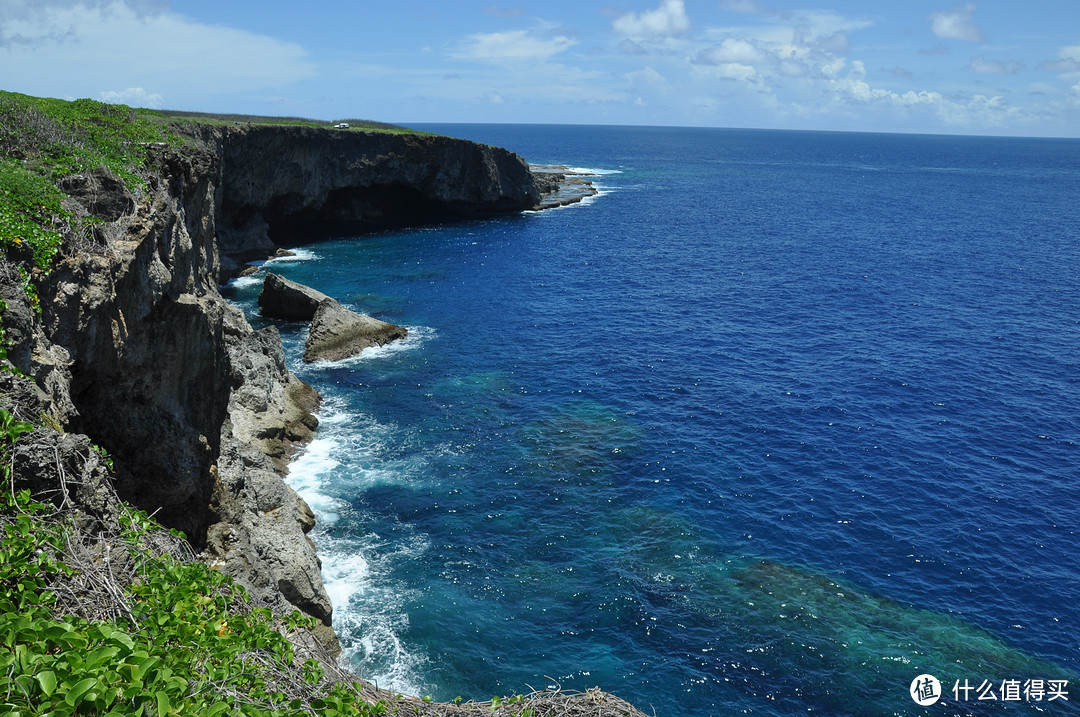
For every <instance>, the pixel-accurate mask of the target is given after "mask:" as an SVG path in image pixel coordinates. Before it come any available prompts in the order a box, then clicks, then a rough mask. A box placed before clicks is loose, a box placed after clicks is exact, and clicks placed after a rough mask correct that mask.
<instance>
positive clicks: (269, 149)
mask: <svg viewBox="0 0 1080 717" xmlns="http://www.w3.org/2000/svg"><path fill="white" fill-rule="evenodd" d="M211 134H212V136H211V137H210V138H208V139H209V140H210V141H212V142H214V143H215V144H217V146H218V148H219V150H218V152H219V155H220V156H221V158H222V164H223V166H224V167H225V168H226V171H225V173H224V175H223V177H222V187H221V189H222V201H221V205H220V213H219V215H218V240H219V246H220V248H221V251H222V252H223V253H225V254H227V255H244V254H249V253H255V254H259V253H263V254H265V253H266V252H268V251H269V250H271V249H272V248H273V247H274V245H275V244H296V243H299V242H303V241H305V240H308V239H311V238H319V237H322V236H326V235H328V234H330V233H355V232H362V231H367V230H370V229H372V228H377V227H380V226H385V225H392V224H418V223H421V222H426V221H431V220H435V219H442V218H446V217H468V216H475V215H477V214H485V213H492V212H507V211H518V210H521V209H528V208H530V207H532V206H534V205H536V204H537V203H538V202H539V199H540V194H539V191H538V190H537V188H536V184H535V181H534V178H533V175H532V173H531V172H530V171H529V167H528V165H527V164H525V162H524V161H523V160H522V159H521V158H520V157H518V156H517V155H515V154H511V153H510V152H507V151H505V150H503V149H500V148H497V147H489V146H485V145H480V144H476V143H474V142H467V141H463V140H457V139H452V138H450V137H443V136H439V135H419V134H409V133H390V132H374V133H373V132H357V131H352V130H349V131H342V130H323V129H317V128H311V127H272V126H260V125H250V126H249V125H241V126H235V127H230V128H227V129H226V130H224V131H220V130H215V131H213V132H212V133H211Z"/></svg>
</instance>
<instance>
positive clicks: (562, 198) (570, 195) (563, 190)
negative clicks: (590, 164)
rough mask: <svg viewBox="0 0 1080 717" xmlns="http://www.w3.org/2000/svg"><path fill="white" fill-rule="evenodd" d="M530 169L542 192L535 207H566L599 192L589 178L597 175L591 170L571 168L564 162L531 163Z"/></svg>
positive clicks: (537, 208)
mask: <svg viewBox="0 0 1080 717" xmlns="http://www.w3.org/2000/svg"><path fill="white" fill-rule="evenodd" d="M529 170H530V171H531V172H532V174H533V177H534V178H535V182H536V187H537V189H538V190H539V192H540V201H539V202H537V204H536V205H535V206H534V207H533V209H536V210H540V209H554V208H556V207H565V206H568V205H570V204H577V203H578V202H581V201H582V200H583V199H587V198H588V197H594V196H596V195H597V194H598V190H597V189H596V187H595V186H594V185H593V183H592V180H591V179H589V177H595V176H596V175H595V174H593V173H591V172H588V171H585V170H581V169H571V168H570V167H567V166H566V165H563V164H530V165H529Z"/></svg>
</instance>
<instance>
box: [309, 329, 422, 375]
mask: <svg viewBox="0 0 1080 717" xmlns="http://www.w3.org/2000/svg"><path fill="white" fill-rule="evenodd" d="M405 328H406V329H408V330H409V334H408V335H407V336H406V337H405V338H403V339H398V340H397V341H391V342H390V343H388V344H383V345H382V346H369V347H367V348H366V349H364V350H363V351H361V352H360V353H359V354H357V355H356V356H350V357H349V358H345V359H341V360H340V361H315V362H313V363H312V364H311V366H312V367H314V368H319V367H335V368H340V367H345V366H355V365H357V364H361V363H367V362H368V361H376V360H379V359H384V358H389V357H392V356H395V355H397V354H400V353H403V352H405V351H414V350H416V349H418V348H420V346H421V345H422V344H423V343H424V342H425V341H427V340H428V339H430V338H432V337H434V336H435V329H432V328H429V327H427V326H406V327H405Z"/></svg>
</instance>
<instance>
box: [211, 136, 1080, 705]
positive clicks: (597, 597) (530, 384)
mask: <svg viewBox="0 0 1080 717" xmlns="http://www.w3.org/2000/svg"><path fill="white" fill-rule="evenodd" d="M423 129H433V130H436V131H440V132H443V133H445V134H450V135H453V136H458V137H464V138H468V139H475V140H478V141H483V142H486V143H491V144H497V145H500V146H504V147H507V148H509V149H511V150H513V151H516V152H518V153H519V154H521V155H523V156H524V157H525V158H527V159H528V160H530V161H532V162H536V163H564V164H567V165H571V166H575V167H584V168H591V169H593V170H595V171H597V172H598V175H597V176H596V178H595V181H596V183H597V185H598V186H599V187H600V188H601V189H602V191H601V194H600V195H599V196H597V197H595V198H593V199H590V200H587V201H586V202H583V203H582V204H581V205H577V206H572V207H567V208H562V209H556V210H549V211H545V212H541V213H525V214H522V215H517V216H509V217H500V218H491V219H482V220H476V221H469V222H462V223H449V224H445V225H437V226H428V227H424V228H420V229H415V230H394V231H387V232H384V233H378V234H374V235H370V236H364V237H359V238H357V237H341V238H337V239H334V240H330V241H325V242H322V243H319V244H314V245H307V246H305V247H303V248H301V249H299V251H298V255H297V256H296V257H292V258H286V259H279V260H274V261H272V262H269V263H268V264H267V266H266V268H265V269H264V270H263V271H260V272H259V273H258V274H256V275H254V276H252V277H249V278H246V279H242V280H239V281H237V282H234V284H233V285H232V286H231V288H230V290H229V291H230V292H231V295H232V296H233V297H234V299H235V300H236V301H237V302H238V303H239V304H240V305H242V306H244V307H245V309H247V310H248V312H249V315H250V316H252V320H253V322H255V323H261V320H260V319H258V317H257V316H256V314H255V296H256V295H257V293H258V289H259V285H260V284H261V280H262V276H263V272H264V271H265V270H270V271H274V272H277V273H280V274H282V275H284V276H287V277H289V278H292V279H294V280H297V281H300V282H303V283H305V284H308V285H310V286H313V287H315V288H317V289H319V290H321V291H323V292H325V293H327V294H330V295H331V296H334V297H336V298H338V299H339V300H341V301H342V302H343V303H345V304H346V305H348V306H350V307H352V308H354V309H356V310H359V311H362V312H364V313H368V314H371V315H374V316H376V317H378V318H381V319H384V320H387V321H392V322H394V323H398V324H402V325H405V326H407V327H408V328H409V329H410V335H409V337H408V338H407V339H406V340H404V341H402V342H400V343H398V344H391V345H389V346H386V347H383V348H381V349H377V350H369V351H366V352H365V353H364V354H362V355H361V356H360V357H358V358H356V359H352V360H348V361H344V362H337V363H330V364H316V365H310V366H309V365H303V364H302V363H300V361H299V356H300V354H301V353H302V344H303V340H304V333H305V330H306V327H303V326H299V325H292V324H284V323H280V324H278V326H279V327H280V328H281V331H282V334H283V338H284V340H285V343H286V351H287V353H288V355H289V358H290V361H291V362H292V365H293V368H294V370H295V371H296V372H297V373H298V374H299V375H300V376H301V377H302V378H304V379H305V380H306V381H308V382H309V383H311V384H312V385H314V386H315V387H316V388H317V389H318V390H319V391H320V392H321V393H322V394H323V396H324V397H325V404H324V407H323V411H322V415H321V419H322V424H321V427H320V429H319V431H318V433H317V436H316V440H315V441H314V443H312V444H311V446H310V447H309V448H308V450H307V451H306V452H305V454H304V455H302V456H301V457H300V458H299V459H298V461H297V462H296V463H295V464H294V465H293V467H292V472H291V475H290V480H291V481H292V483H293V485H294V486H295V487H296V488H297V489H298V490H299V491H300V492H301V494H302V495H304V496H305V497H306V498H307V499H308V500H309V502H310V503H311V504H312V506H313V508H314V509H315V511H316V513H317V515H318V518H319V521H320V525H319V527H318V528H317V529H316V532H315V534H314V538H315V541H316V543H317V544H318V546H319V549H320V554H321V556H322V558H323V563H324V566H323V567H324V577H325V579H326V582H327V585H328V587H329V589H330V591H331V594H332V598H333V600H334V604H335V626H336V627H337V629H338V632H339V634H340V635H341V638H342V642H343V645H344V646H345V651H346V659H348V660H349V661H350V663H351V664H352V666H353V668H354V669H355V670H357V671H358V672H359V673H361V674H362V675H364V676H365V677H367V678H369V679H372V680H374V681H376V682H377V683H378V684H380V685H381V686H384V687H392V688H394V689H398V690H400V691H404V692H410V693H413V694H418V695H431V696H433V697H434V698H435V699H439V700H449V699H453V698H454V697H456V696H459V695H460V696H463V697H465V698H475V699H488V698H490V697H491V696H493V695H496V694H514V693H519V692H523V691H528V690H529V689H530V688H545V687H548V686H551V685H558V686H561V687H562V688H563V689H576V690H581V689H586V688H589V687H592V686H596V685H599V686H601V687H602V688H603V689H605V690H608V691H611V692H614V693H616V694H618V695H619V696H621V697H623V698H625V699H627V700H629V701H631V702H633V703H634V704H636V705H637V706H638V707H639V708H641V709H642V710H644V711H645V712H647V713H655V714H656V715H659V716H660V717H673V716H675V715H737V714H754V715H794V714H808V713H809V714H825V715H892V714H901V715H906V714H917V715H923V714H996V713H997V712H999V711H1005V712H1016V713H1027V712H1037V713H1040V714H1051V715H1056V714H1069V713H1072V712H1071V710H1075V709H1076V705H1077V704H1080V676H1078V675H1080V550H1078V542H1080V446H1078V442H1080V367H1078V358H1077V357H1078V356H1080V350H1078V349H1080V141H1076V140H1036V139H1006V138H973V137H938V136H911V135H884V134H844V133H814V132H780V131H750V130H709V129H676V128H640V127H638V128H627V127H573V126H520V125H519V126H513V125H449V126H425V127H423ZM924 673H925V674H932V675H935V676H936V677H937V678H938V679H939V680H940V683H941V691H942V692H943V693H944V695H943V699H942V701H941V702H939V703H938V704H937V705H935V706H933V707H921V706H918V705H917V704H916V703H915V702H914V701H913V699H912V697H911V696H909V685H910V684H911V682H912V680H913V679H914V678H915V677H916V676H918V675H920V674H924ZM1038 680H1042V681H1043V683H1041V684H1040V683H1039V682H1037V681H1038ZM1051 680H1057V681H1058V682H1056V683H1054V684H1053V686H1054V687H1056V688H1057V690H1058V694H1053V693H1052V692H1051V691H1044V692H1043V693H1040V692H1039V689H1038V688H1039V687H1040V686H1042V687H1050V686H1051V683H1050V681H1051ZM1060 680H1068V683H1067V684H1066V685H1063V684H1062V683H1061V682H1060ZM1033 681H1034V682H1033ZM965 686H968V687H971V688H972V689H969V690H967V691H965V690H964V687H965ZM954 688H955V691H954ZM980 688H981V690H982V691H981V693H980V692H979V689H980ZM1063 688H1064V689H1065V690H1067V694H1066V695H1062V694H1060V693H1061V690H1062V689H1063ZM1020 690H1022V691H1020ZM980 694H981V696H982V697H983V698H984V699H978V697H979V696H980ZM990 695H992V696H994V697H995V698H996V699H994V700H990V699H988V698H987V697H988V696H990ZM1013 696H1018V699H1008V700H1006V699H1005V698H1006V697H1010V698H1011V697H1013ZM1065 696H1068V697H1069V701H1068V702H1066V700H1065V699H1064V697H1065ZM1051 698H1054V699H1051Z"/></svg>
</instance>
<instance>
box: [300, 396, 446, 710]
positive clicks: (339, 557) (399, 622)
mask: <svg viewBox="0 0 1080 717" xmlns="http://www.w3.org/2000/svg"><path fill="white" fill-rule="evenodd" d="M397 430H398V429H397V427H396V426H392V425H390V426H387V425H383V424H380V423H379V422H378V421H375V420H374V419H372V418H370V417H369V416H365V415H363V414H358V413H354V412H350V411H349V410H347V408H346V407H345V406H344V405H343V402H342V401H340V399H338V400H335V398H334V397H332V396H331V397H329V398H327V400H326V401H325V403H324V404H323V410H322V413H321V414H320V416H319V428H318V431H317V433H316V438H315V440H313V441H312V442H311V443H310V444H308V446H307V448H306V450H305V451H304V452H303V453H302V454H301V455H300V456H299V457H297V458H296V460H294V461H293V463H292V464H291V466H290V471H289V476H288V481H289V484H290V485H291V486H292V487H293V488H294V489H295V490H296V491H297V493H299V494H300V496H301V497H302V498H304V500H306V501H307V502H308V504H309V505H310V506H311V509H312V510H313V511H314V513H315V517H316V526H315V529H314V531H312V534H311V537H312V540H314V542H315V543H316V545H317V546H318V549H319V557H320V560H321V561H322V578H323V586H324V587H325V589H326V593H327V595H328V596H329V597H330V601H331V604H332V605H333V606H334V629H335V631H336V632H337V634H338V636H339V639H340V640H341V647H342V656H341V660H342V662H343V663H344V664H345V665H346V666H347V667H349V668H350V669H352V670H353V671H354V672H357V673H358V674H360V675H361V676H362V677H363V678H364V679H366V680H368V681H370V682H373V683H375V684H377V685H379V686H380V687H386V688H389V689H394V690H397V691H399V692H403V693H406V694H414V695H418V694H423V693H424V688H423V687H422V685H421V683H420V681H419V680H418V675H422V674H423V664H424V663H425V662H426V658H425V657H424V656H423V655H422V654H416V653H413V652H412V651H410V649H409V648H408V646H407V645H406V644H405V643H404V642H403V641H402V639H401V635H402V634H403V633H404V632H405V631H406V630H407V629H408V626H409V617H408V611H407V607H406V603H407V601H408V600H409V599H410V592H409V590H408V589H407V588H406V587H405V586H403V585H401V584H400V583H399V582H398V580H396V579H395V578H394V576H393V571H394V567H395V565H397V564H399V563H401V562H402V561H408V560H414V559H416V558H417V557H418V556H419V555H420V554H421V553H422V552H423V551H424V550H426V549H427V541H426V539H424V538H423V537H421V536H415V535H414V536H412V538H411V539H407V540H405V541H404V542H402V541H399V540H396V539H395V540H393V541H390V540H387V539H385V538H383V537H381V536H379V535H378V534H376V533H375V532H364V530H363V529H361V530H356V528H357V527H358V526H367V525H369V524H371V523H374V522H375V521H376V520H377V519H375V518H371V517H368V516H365V515H364V514H363V512H362V509H359V512H358V509H357V508H356V507H354V505H353V504H352V503H351V502H350V501H349V500H347V499H346V498H345V496H353V495H358V494H360V493H362V491H363V490H364V489H365V488H366V487H369V486H371V485H374V484H378V483H383V482H391V481H397V480H400V479H401V478H402V477H403V476H408V475H410V474H412V473H413V470H412V468H410V467H409V466H408V465H399V466H396V468H394V469H391V468H389V467H388V466H387V465H386V464H387V461H386V460H384V458H383V454H384V453H385V452H386V450H387V449H388V448H392V446H393V444H394V443H396V436H395V433H396V432H397ZM411 462H412V461H411V459H410V461H406V462H405V463H411ZM393 463H394V462H393V461H391V464H393ZM339 524H340V525H339ZM341 526H347V527H344V528H342V527H341Z"/></svg>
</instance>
